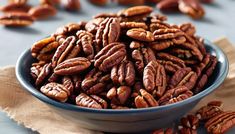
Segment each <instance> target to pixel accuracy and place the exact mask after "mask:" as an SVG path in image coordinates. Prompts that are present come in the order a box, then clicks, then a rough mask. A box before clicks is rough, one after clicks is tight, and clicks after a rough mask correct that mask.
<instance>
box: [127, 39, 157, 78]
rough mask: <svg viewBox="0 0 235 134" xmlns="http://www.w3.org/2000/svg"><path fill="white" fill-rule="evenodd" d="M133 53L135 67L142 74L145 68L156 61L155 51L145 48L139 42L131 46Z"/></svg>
mask: <svg viewBox="0 0 235 134" xmlns="http://www.w3.org/2000/svg"><path fill="white" fill-rule="evenodd" d="M130 48H131V49H133V51H132V54H131V56H132V59H133V60H134V63H135V67H136V69H137V70H138V72H139V73H140V74H142V73H143V71H144V67H145V66H146V65H147V64H148V63H149V62H150V61H152V60H156V57H155V54H154V52H153V50H152V49H151V48H149V47H147V48H144V47H143V44H142V43H140V42H137V41H132V42H131V44H130Z"/></svg>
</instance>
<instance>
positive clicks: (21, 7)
mask: <svg viewBox="0 0 235 134" xmlns="http://www.w3.org/2000/svg"><path fill="white" fill-rule="evenodd" d="M30 8H31V6H29V5H27V4H21V3H14V2H13V3H8V4H7V5H5V6H3V7H1V8H0V10H1V11H2V12H5V13H9V12H24V13H27V12H28V11H29V9H30Z"/></svg>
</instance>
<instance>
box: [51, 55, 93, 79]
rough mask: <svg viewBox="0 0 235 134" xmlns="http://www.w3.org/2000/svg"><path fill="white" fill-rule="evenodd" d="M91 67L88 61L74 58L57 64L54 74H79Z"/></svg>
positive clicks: (82, 58)
mask: <svg viewBox="0 0 235 134" xmlns="http://www.w3.org/2000/svg"><path fill="white" fill-rule="evenodd" d="M90 65H91V63H90V61H89V60H88V59H87V58H84V57H76V58H72V59H68V60H65V61H64V62H62V63H60V64H58V65H57V66H56V68H55V69H54V72H55V73H56V74H58V75H72V74H76V73H81V72H82V71H84V70H86V69H87V68H88V67H89V66H90Z"/></svg>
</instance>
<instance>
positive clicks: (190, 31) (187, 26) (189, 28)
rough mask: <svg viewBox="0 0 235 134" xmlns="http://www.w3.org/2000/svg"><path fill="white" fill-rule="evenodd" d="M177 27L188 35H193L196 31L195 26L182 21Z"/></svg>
mask: <svg viewBox="0 0 235 134" xmlns="http://www.w3.org/2000/svg"><path fill="white" fill-rule="evenodd" d="M179 28H180V29H181V30H182V31H184V32H185V33H186V34H187V35H189V36H194V34H195V33H196V28H195V26H193V25H192V23H183V24H181V25H180V26H179Z"/></svg>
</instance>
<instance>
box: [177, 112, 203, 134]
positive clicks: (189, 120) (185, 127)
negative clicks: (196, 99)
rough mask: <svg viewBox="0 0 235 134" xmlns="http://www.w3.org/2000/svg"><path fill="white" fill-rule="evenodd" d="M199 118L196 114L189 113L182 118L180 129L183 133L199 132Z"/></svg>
mask: <svg viewBox="0 0 235 134" xmlns="http://www.w3.org/2000/svg"><path fill="white" fill-rule="evenodd" d="M198 125H199V119H198V117H197V116H195V115H191V114H190V115H187V116H186V117H183V118H181V120H180V125H179V126H178V129H179V131H180V133H181V134H197V128H198Z"/></svg>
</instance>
